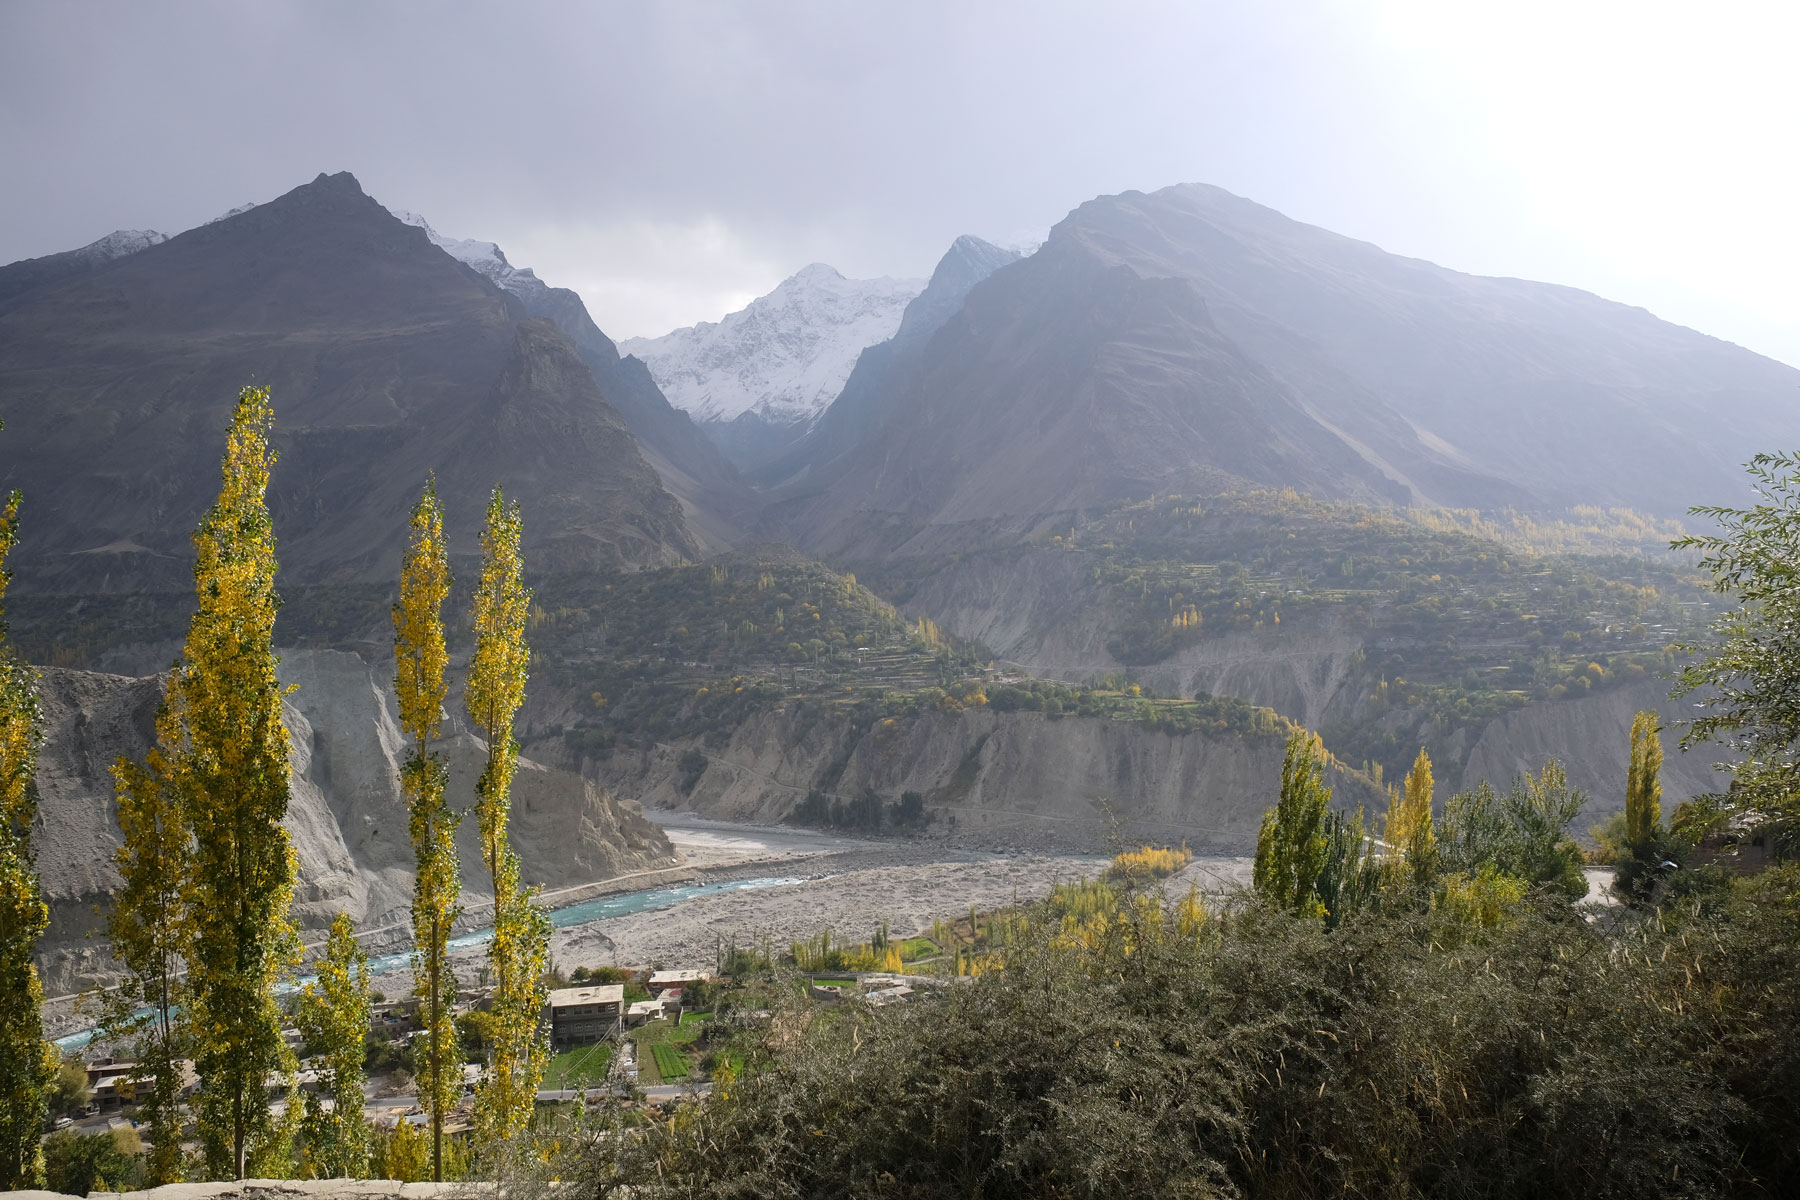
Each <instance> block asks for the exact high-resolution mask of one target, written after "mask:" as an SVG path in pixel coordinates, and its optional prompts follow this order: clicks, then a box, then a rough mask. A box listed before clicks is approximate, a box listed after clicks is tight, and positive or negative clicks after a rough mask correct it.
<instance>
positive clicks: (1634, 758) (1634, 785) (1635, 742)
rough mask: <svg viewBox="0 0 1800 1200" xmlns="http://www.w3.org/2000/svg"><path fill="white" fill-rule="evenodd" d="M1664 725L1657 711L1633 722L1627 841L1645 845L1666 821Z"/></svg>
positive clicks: (1627, 781)
mask: <svg viewBox="0 0 1800 1200" xmlns="http://www.w3.org/2000/svg"><path fill="white" fill-rule="evenodd" d="M1661 728H1662V725H1661V723H1660V722H1659V721H1658V720H1657V717H1656V714H1655V713H1653V712H1640V713H1639V714H1638V715H1637V716H1636V717H1634V718H1633V719H1632V722H1631V761H1630V764H1629V765H1628V766H1627V767H1626V769H1625V843H1626V845H1628V846H1631V847H1632V848H1634V849H1635V848H1637V847H1640V846H1643V845H1645V844H1646V843H1648V842H1649V841H1650V839H1651V838H1652V837H1654V836H1655V835H1656V831H1657V827H1658V826H1659V825H1660V824H1661V822H1662V778H1661V776H1662V738H1661V737H1660V736H1658V731H1659V730H1660V729H1661Z"/></svg>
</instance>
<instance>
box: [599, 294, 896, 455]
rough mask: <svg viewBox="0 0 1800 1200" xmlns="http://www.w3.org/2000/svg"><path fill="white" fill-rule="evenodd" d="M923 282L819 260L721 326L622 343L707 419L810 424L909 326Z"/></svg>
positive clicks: (675, 398)
mask: <svg viewBox="0 0 1800 1200" xmlns="http://www.w3.org/2000/svg"><path fill="white" fill-rule="evenodd" d="M924 286H925V281H924V280H922V279H887V278H882V279H846V278H844V276H843V275H842V274H841V273H839V272H838V271H837V270H836V269H835V268H833V267H830V266H827V265H826V264H824V263H812V264H810V265H808V266H806V267H803V268H801V269H800V270H799V271H796V272H795V273H794V274H793V275H791V276H789V277H788V278H787V279H785V280H783V281H782V282H781V284H780V285H779V286H777V287H776V288H775V290H774V291H772V292H770V293H769V294H768V295H766V296H762V297H760V298H758V299H756V300H752V301H751V302H750V303H749V305H747V306H746V307H744V308H742V309H739V310H738V311H737V312H734V313H731V314H729V315H728V316H725V317H723V318H722V319H720V320H718V321H716V322H715V321H702V322H701V323H700V324H698V325H690V326H688V327H686V328H684V329H677V330H675V331H673V332H672V333H666V334H664V335H663V336H662V337H658V338H631V339H629V340H626V341H623V342H620V343H619V352H620V353H621V354H635V355H637V356H638V357H639V358H641V359H643V360H644V364H645V365H646V366H648V367H649V368H650V374H651V376H652V377H654V378H655V380H656V382H657V385H658V386H660V387H661V388H662V390H663V394H664V395H665V396H667V397H668V398H669V401H670V403H672V404H674V405H675V406H676V407H677V408H682V409H686V410H687V411H688V412H690V413H692V414H693V415H694V416H695V417H698V418H700V419H702V420H721V421H729V420H732V419H733V418H735V417H738V416H740V415H742V414H743V413H746V412H751V411H754V412H756V413H757V414H758V415H760V416H762V417H763V418H765V419H766V420H770V421H773V422H775V423H778V424H790V423H794V422H807V423H810V422H812V421H813V420H815V419H817V417H818V415H819V414H820V413H822V412H824V411H825V408H826V407H827V406H828V405H829V404H830V403H831V402H832V401H833V400H835V399H837V395H838V393H839V392H841V391H842V390H843V388H844V381H845V380H846V379H848V378H849V377H850V369H851V368H852V367H854V366H855V365H856V358H857V356H858V355H859V354H861V353H862V352H863V351H864V350H865V349H867V348H868V347H870V346H873V345H874V344H875V343H877V342H884V341H886V340H887V339H888V338H890V337H892V336H893V335H894V331H895V330H896V329H898V328H899V327H900V317H901V314H902V313H904V312H905V311H906V305H907V302H908V301H909V300H911V299H912V298H913V297H914V296H916V295H918V294H919V292H920V290H921V289H922V288H923V287H924Z"/></svg>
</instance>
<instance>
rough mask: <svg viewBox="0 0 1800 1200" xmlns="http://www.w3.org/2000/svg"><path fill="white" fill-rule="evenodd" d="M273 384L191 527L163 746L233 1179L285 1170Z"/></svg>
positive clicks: (214, 1094) (289, 884) (286, 946)
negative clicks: (185, 841) (189, 580)
mask: <svg viewBox="0 0 1800 1200" xmlns="http://www.w3.org/2000/svg"><path fill="white" fill-rule="evenodd" d="M273 419H274V417H273V413H272V412H271V410H270V407H269V390H268V389H267V388H250V387H246V388H244V389H243V390H242V391H241V392H240V393H239V394H238V399H237V405H236V408H235V409H234V410H233V412H232V418H231V427H230V429H229V431H228V433H227V435H226V442H225V458H224V463H223V466H222V469H221V485H220V489H219V498H218V500H217V501H215V502H214V504H213V506H212V507H211V508H210V509H208V510H207V513H206V516H205V517H204V518H203V519H202V520H201V522H200V528H199V529H198V530H196V531H195V533H194V550H195V561H194V584H195V593H196V595H197V598H198V600H199V609H198V611H197V612H195V614H194V616H193V619H192V621H191V623H190V624H189V626H188V637H187V645H186V648H185V651H184V654H183V659H182V663H181V665H180V666H179V667H178V668H177V670H176V675H175V679H174V680H173V681H172V683H171V684H170V687H169V692H168V697H167V704H168V708H169V709H170V712H171V716H170V719H169V720H168V721H167V722H166V723H165V725H164V728H163V729H162V731H161V732H162V735H163V736H162V737H160V738H159V743H158V749H159V750H160V751H161V752H162V755H163V756H164V759H165V761H167V762H169V763H175V764H178V766H177V767H176V769H175V770H174V771H173V772H172V775H173V778H174V779H176V780H177V781H178V785H177V786H178V789H179V792H180V795H181V798H182V805H181V807H182V809H183V811H184V812H185V814H186V818H187V822H188V824H189V826H190V827H191V828H192V831H193V855H194V858H193V874H192V891H191V896H190V900H189V905H188V913H189V917H190V921H189V925H190V930H191V936H190V941H189V943H188V977H187V989H186V990H187V997H188V1007H189V1009H190V1010H191V1019H192V1024H193V1028H194V1030H195V1031H196V1034H197V1036H196V1039H195V1047H194V1066H195V1069H196V1070H197V1072H198V1073H199V1076H200V1095H199V1100H198V1104H197V1105H196V1109H197V1112H196V1116H197V1124H198V1126H199V1130H200V1137H201V1142H202V1144H203V1146H204V1153H205V1161H206V1171H207V1174H208V1175H210V1176H212V1177H214V1178H221V1177H222V1178H230V1179H242V1178H244V1176H245V1172H246V1170H247V1169H249V1170H252V1171H255V1172H257V1173H262V1172H265V1171H268V1170H270V1169H272V1168H273V1167H274V1166H275V1165H276V1164H279V1163H280V1162H282V1161H284V1159H285V1157H286V1153H287V1143H288V1140H289V1134H290V1133H291V1132H292V1128H293V1124H292V1118H296V1117H297V1116H298V1113H297V1112H295V1113H293V1114H291V1116H290V1120H288V1121H284V1122H283V1123H282V1125H280V1126H277V1125H276V1123H275V1121H274V1120H273V1118H272V1116H271V1114H270V1111H269V1103H268V1090H267V1086H268V1085H267V1080H268V1078H269V1077H270V1076H271V1075H289V1076H291V1075H292V1073H293V1071H294V1065H295V1064H294V1056H293V1053H292V1052H291V1051H290V1050H289V1049H288V1047H287V1044H286V1043H285V1042H284V1041H283V1040H282V1036H281V1028H282V1019H281V1010H280V1009H279V1008H278V1007H277V1005H276V1003H275V984H276V981H277V980H278V979H279V978H280V976H281V974H282V973H283V971H284V970H285V969H286V968H287V967H288V966H289V965H290V964H291V963H292V962H293V961H294V960H295V958H296V956H297V953H298V949H299V947H298V939H297V937H296V936H295V931H294V926H293V923H292V921H291V920H290V919H289V913H288V909H289V905H290V903H291V902H292V899H293V893H294V874H295V868H294V854H293V850H292V848H291V847H290V845H289V844H288V835H287V831H286V830H284V829H283V828H282V827H281V820H282V818H283V817H284V816H286V815H287V805H288V748H289V747H288V733H287V727H286V726H284V725H283V724H282V723H281V686H280V684H279V683H278V682H277V680H276V677H275V668H276V664H277V663H278V661H279V660H278V659H277V658H276V656H275V651H274V633H275V613H276V610H277V609H278V608H279V607H280V599H279V597H277V595H276V594H275V570H276V562H275V531H274V525H273V523H272V522H271V521H270V519H269V509H268V505H267V502H266V500H265V493H266V491H267V489H268V484H269V467H270V466H271V464H273V463H274V461H275V454H274V452H273V450H272V449H271V448H270V446H269V427H270V425H271V424H272V423H273Z"/></svg>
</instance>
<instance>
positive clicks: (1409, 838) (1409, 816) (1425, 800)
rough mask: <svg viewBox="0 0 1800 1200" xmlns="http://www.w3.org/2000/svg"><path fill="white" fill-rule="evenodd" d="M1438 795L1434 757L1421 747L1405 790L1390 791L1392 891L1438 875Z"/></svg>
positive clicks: (1389, 852)
mask: <svg viewBox="0 0 1800 1200" xmlns="http://www.w3.org/2000/svg"><path fill="white" fill-rule="evenodd" d="M1435 792H1436V784H1435V782H1434V781H1433V780H1432V777H1431V756H1430V755H1429V754H1427V753H1425V748H1424V747H1423V746H1421V747H1419V756H1418V757H1417V758H1415V759H1413V765H1412V770H1410V771H1408V772H1407V773H1406V779H1405V781H1404V783H1403V784H1402V786H1401V787H1400V788H1398V789H1395V788H1389V789H1388V811H1387V829H1386V840H1387V844H1388V864H1389V867H1388V869H1387V871H1386V874H1387V878H1388V886H1390V887H1399V888H1406V887H1417V886H1421V885H1423V884H1426V883H1429V882H1430V880H1431V878H1432V876H1433V875H1434V874H1435V872H1436V867H1437V834H1436V833H1435V831H1434V830H1433V828H1432V821H1431V806H1432V802H1433V797H1434V793H1435Z"/></svg>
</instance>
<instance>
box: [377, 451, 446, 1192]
mask: <svg viewBox="0 0 1800 1200" xmlns="http://www.w3.org/2000/svg"><path fill="white" fill-rule="evenodd" d="M411 526H412V532H411V539H410V542H409V544H408V545H407V549H406V557H405V558H404V560H403V561H402V563H401V566H400V602H399V603H398V604H396V605H394V665H395V680H394V682H395V692H396V694H397V696H398V697H399V702H400V726H401V728H402V729H403V730H404V731H405V732H406V734H407V736H408V737H409V738H411V739H412V752H411V753H410V754H409V755H408V756H407V759H406V763H405V765H404V767H403V768H402V771H401V782H402V784H403V785H404V787H405V790H406V798H407V806H408V826H407V828H408V832H409V833H410V835H411V838H412V844H413V858H414V874H413V903H412V925H413V994H414V995H416V996H418V997H419V1000H420V1012H419V1019H420V1021H421V1022H422V1023H423V1025H424V1032H425V1038H424V1044H425V1058H424V1062H423V1063H421V1064H420V1068H419V1071H418V1076H419V1103H420V1105H421V1107H423V1108H424V1110H425V1114H426V1118H427V1120H428V1121H429V1122H430V1124H431V1147H430V1149H431V1177H432V1179H434V1180H436V1181H438V1182H442V1181H443V1178H444V1114H445V1113H446V1112H448V1111H449V1110H450V1107H451V1106H452V1105H453V1104H455V1103H456V1096H457V1092H458V1089H459V1086H460V1084H461V1082H462V1055H461V1054H460V1053H459V1052H458V1050H457V1039H456V1025H455V1022H454V1021H453V1019H452V1014H451V1011H450V1010H451V1005H452V1004H453V1003H454V1002H455V999H456V976H455V974H454V973H453V972H452V971H451V969H450V948H449V941H450V928H451V926H452V925H454V924H455V923H456V918H457V916H458V915H459V914H460V912H461V909H459V908H458V907H457V903H456V899H457V894H458V892H459V890H460V888H461V884H460V882H459V879H458V876H459V869H458V862H457V856H456V828H457V826H458V824H460V823H461V818H460V816H459V815H458V814H456V813H454V812H452V811H451V810H450V806H449V803H448V800H447V799H446V792H447V788H448V782H449V774H448V771H447V769H446V768H445V765H444V760H443V757H442V756H441V755H439V754H436V753H434V752H433V751H432V749H431V742H432V740H433V739H434V738H435V737H436V736H437V734H438V727H439V724H440V722H441V721H442V718H443V711H444V696H445V694H446V691H447V685H446V684H445V682H444V669H445V667H446V665H447V664H448V662H449V655H448V653H447V652H446V650H445V648H444V622H443V617H442V615H441V613H442V610H443V604H444V597H445V596H446V595H448V594H449V591H450V556H449V551H448V550H447V548H446V547H445V544H444V515H443V511H442V510H441V509H440V508H439V507H438V498H437V486H436V484H435V482H432V481H427V482H426V484H425V491H424V494H423V495H421V496H420V497H419V502H418V504H416V505H414V506H413V511H412V522H411Z"/></svg>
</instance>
